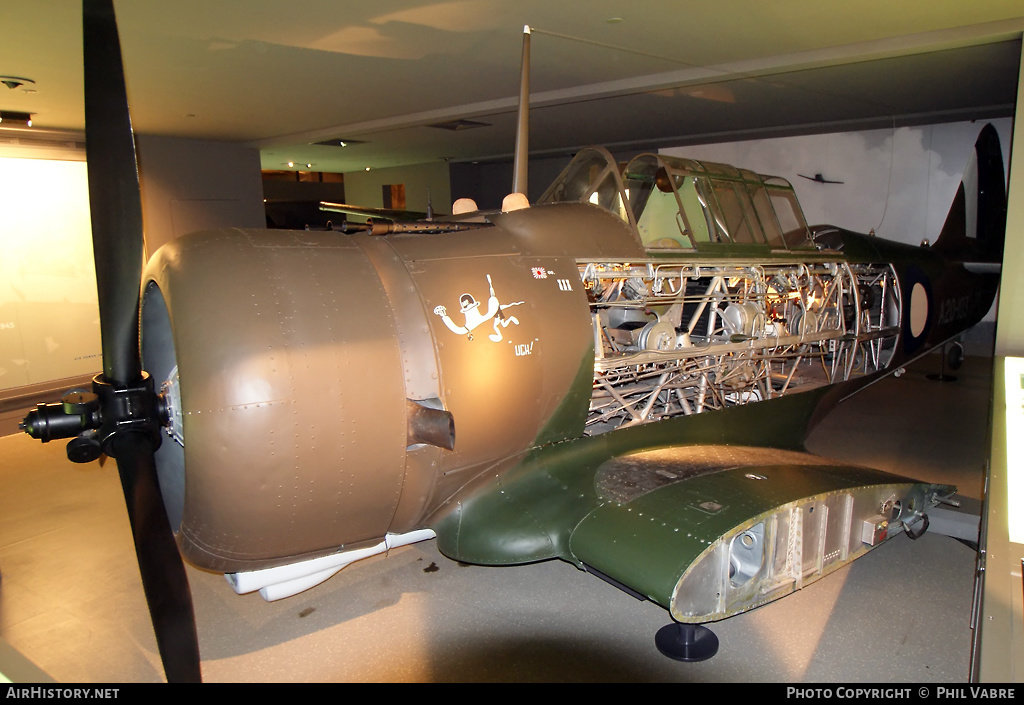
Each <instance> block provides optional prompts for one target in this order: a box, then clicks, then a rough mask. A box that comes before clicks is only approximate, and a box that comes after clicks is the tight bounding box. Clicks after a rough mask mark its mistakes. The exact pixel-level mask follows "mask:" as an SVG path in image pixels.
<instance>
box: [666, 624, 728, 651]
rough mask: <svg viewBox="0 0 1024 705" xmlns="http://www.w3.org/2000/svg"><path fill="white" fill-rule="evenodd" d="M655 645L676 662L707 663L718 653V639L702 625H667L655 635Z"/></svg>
mask: <svg viewBox="0 0 1024 705" xmlns="http://www.w3.org/2000/svg"><path fill="white" fill-rule="evenodd" d="M654 644H655V645H656V646H657V647H658V651H660V652H661V653H662V654H664V655H665V656H668V657H669V658H672V659H675V660H676V661H706V660H708V659H709V658H711V657H712V656H714V655H715V654H717V653H718V637H717V636H715V633H714V632H713V631H711V630H710V629H708V628H707V627H705V626H703V625H701V624H680V623H678V622H673V623H672V624H666V625H665V626H664V627H662V628H661V629H659V630H658V633H657V634H655V635H654Z"/></svg>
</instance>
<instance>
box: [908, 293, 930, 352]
mask: <svg viewBox="0 0 1024 705" xmlns="http://www.w3.org/2000/svg"><path fill="white" fill-rule="evenodd" d="M928 304H929V302H928V292H927V291H926V290H925V288H924V285H923V284H922V283H921V282H917V283H916V284H914V288H913V290H911V292H910V334H911V335H912V336H914V337H915V338H919V337H920V336H921V334H922V333H924V329H925V326H926V325H927V324H928Z"/></svg>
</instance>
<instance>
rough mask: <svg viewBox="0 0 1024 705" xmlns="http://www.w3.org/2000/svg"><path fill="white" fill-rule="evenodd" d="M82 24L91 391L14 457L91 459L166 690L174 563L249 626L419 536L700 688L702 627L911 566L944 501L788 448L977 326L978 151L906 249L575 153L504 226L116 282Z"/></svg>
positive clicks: (114, 96)
mask: <svg viewBox="0 0 1024 705" xmlns="http://www.w3.org/2000/svg"><path fill="white" fill-rule="evenodd" d="M84 21H85V22H84V34H85V70H86V90H87V98H86V119H87V130H88V147H89V154H88V161H89V168H90V170H89V177H90V178H89V180H90V190H91V202H92V214H93V233H94V240H95V251H96V269H97V280H98V283H99V293H100V309H101V326H102V337H103V359H104V371H103V374H102V375H100V376H99V377H97V379H96V380H95V383H94V388H93V391H92V392H91V393H83V392H76V393H72V394H69V395H68V396H67V397H65V399H64V400H63V402H62V403H61V404H52V405H40V406H39V407H38V408H37V409H36V410H34V411H33V412H31V413H30V414H29V416H28V417H27V418H26V419H25V422H24V424H23V425H24V428H25V430H26V431H27V432H28V433H30V434H31V435H32V436H34V437H36V438H39V439H41V440H43V441H49V440H53V439H56V438H71V441H70V442H69V444H68V454H69V457H71V459H72V460H78V461H89V460H92V459H95V458H97V457H98V456H99V455H100V454H101V453H104V454H107V455H109V456H111V457H114V458H115V459H116V461H117V465H118V470H119V472H120V474H121V478H122V484H123V486H124V493H125V498H126V501H127V505H128V512H129V517H130V521H131V525H132V530H133V535H134V538H135V543H136V550H137V554H138V558H139V565H140V570H141V573H142V577H143V583H144V587H145V590H146V595H147V600H148V601H149V605H150V612H151V614H152V616H153V623H154V629H155V631H156V635H157V641H158V645H159V648H160V653H161V658H162V659H163V662H164V667H165V671H166V674H167V677H168V680H198V679H199V678H200V665H199V664H200V660H199V649H198V643H197V638H196V633H195V624H194V617H193V615H192V608H191V597H190V593H189V588H188V584H187V581H186V578H185V572H184V567H183V564H182V561H181V555H182V554H183V555H184V557H185V558H186V559H187V560H189V561H190V562H192V563H193V564H195V565H196V566H198V567H200V568H204V569H206V570H210V571H216V572H221V573H224V574H225V575H227V576H228V579H229V582H230V583H231V585H232V586H233V587H234V588H235V589H236V590H237V591H238V592H249V591H254V590H259V591H261V593H262V594H263V596H264V597H265V598H267V599H278V598H281V597H286V596H288V595H291V594H295V593H296V592H299V591H301V590H304V589H307V588H309V587H311V586H313V585H316V584H318V583H319V582H322V581H323V580H326V579H327V578H329V577H330V576H331V575H333V574H334V573H336V572H337V571H338V570H340V569H341V568H343V567H344V566H345V565H347V564H349V563H351V562H352V561H355V560H358V559H360V558H363V557H366V556H370V555H374V554H377V553H382V552H384V551H386V550H387V549H388V548H391V547H394V546H398V545H403V544H406V543H410V542H414V541H419V540H423V539H427V538H435V537H436V539H437V541H438V547H439V549H440V550H441V552H442V553H444V554H445V555H446V556H449V557H450V558H452V559H455V560H459V561H464V562H468V563H476V564H485V565H511V564H521V563H528V562H533V561H542V560H548V559H552V558H559V559H562V560H565V561H568V562H571V563H573V564H574V565H576V566H577V567H579V568H581V569H582V570H584V571H586V572H589V573H592V574H594V575H596V576H598V577H601V578H603V579H605V580H608V581H609V582H611V583H613V584H615V585H617V586H619V587H621V588H623V589H625V590H627V591H629V592H631V593H633V594H635V595H637V596H640V597H643V598H646V599H650V600H652V601H654V602H656V603H658V604H659V605H662V606H663V607H665V608H666V609H667V610H668V611H669V613H670V614H671V616H672V619H673V623H672V624H670V625H669V626H668V627H666V628H665V629H663V630H661V631H659V633H658V635H657V637H656V642H657V644H658V647H659V648H660V649H661V650H662V651H663V652H664V653H666V654H667V655H670V656H672V657H673V658H679V659H681V660H697V659H702V658H707V657H709V656H710V655H712V654H713V653H714V652H715V650H716V649H717V639H716V638H715V636H714V635H713V634H712V633H711V632H710V631H709V630H707V629H706V628H704V627H702V626H699V625H702V624H704V623H707V622H713V621H715V620H719V619H723V618H726V617H729V616H732V615H735V614H738V613H740V612H743V611H746V610H749V609H752V608H754V607H757V606H759V605H762V604H765V603H767V602H769V601H772V600H775V599H778V598H780V597H783V596H785V595H787V594H790V593H792V592H793V591H795V590H798V589H800V588H801V587H803V586H805V585H807V584H809V583H811V582H813V581H815V580H817V579H819V578H821V577H823V576H825V575H827V574H829V573H831V572H833V571H835V570H837V569H838V568H840V567H841V566H843V565H846V564H847V563H849V562H850V561H852V560H854V559H855V558H857V557H859V556H861V555H863V554H864V553H865V552H867V551H868V550H870V549H871V548H872V547H874V546H877V545H879V544H880V543H882V542H883V541H885V540H886V539H887V538H889V537H891V536H893V535H896V534H898V533H899V532H902V531H906V532H908V533H910V534H911V535H913V536H916V535H919V534H920V533H921V532H922V531H924V529H925V528H926V527H927V511H928V510H929V509H930V508H931V507H932V506H934V505H935V504H936V503H938V502H944V501H947V499H948V497H949V496H950V495H951V494H952V493H953V492H954V488H953V487H950V486H945V485H934V484H927V483H920V482H916V481H914V480H912V479H909V478H904V477H898V476H893V475H889V474H885V473H882V472H878V471H875V470H870V469H866V468H860V467H851V466H848V465H844V464H842V463H838V462H835V461H831V460H828V459H826V458H822V457H818V456H813V455H810V454H809V453H807V452H806V451H805V450H804V448H803V443H804V440H805V438H806V437H807V435H808V432H809V430H810V429H811V428H812V427H813V426H814V425H815V424H816V423H817V421H818V420H819V419H820V418H821V416H822V415H823V414H825V413H826V412H827V411H828V410H829V409H831V408H832V407H834V406H835V405H836V404H837V403H839V401H841V400H842V399H843V398H845V397H847V396H849V395H851V394H853V393H854V392H856V391H858V390H859V389H862V388H863V387H865V386H866V385H868V384H870V383H872V382H874V381H876V380H878V379H879V378H880V377H881V376H883V375H886V374H890V373H892V372H894V371H896V370H897V369H899V368H900V367H901V366H902V365H905V364H907V363H908V362H910V361H911V360H913V359H914V358H916V357H918V356H920V355H922V354H924V353H925V352H927V351H928V350H930V349H932V348H933V347H935V346H936V345H940V344H942V343H943V342H945V341H947V340H949V339H951V338H953V337H955V336H956V335H957V334H959V333H960V332H961V331H963V330H964V329H966V328H967V327H969V326H971V325H973V324H974V323H975V322H977V321H978V320H980V319H981V318H982V317H983V316H984V314H985V313H986V312H987V311H988V309H989V306H990V304H991V301H992V298H993V296H994V295H995V292H996V288H997V286H998V283H999V275H998V265H999V262H1000V261H1001V255H1002V243H1003V231H1004V228H1005V207H1006V206H1005V194H1004V177H1003V171H1002V158H1001V153H1000V149H999V146H998V140H997V137H996V135H995V131H994V130H993V129H992V128H991V127H986V128H985V129H984V130H982V132H981V136H980V137H979V139H978V142H977V145H976V150H975V157H976V159H975V162H974V166H972V167H971V168H970V169H969V174H968V175H967V176H965V178H964V181H963V184H962V185H961V188H960V191H959V192H958V194H957V196H956V200H955V201H954V203H953V206H952V208H951V210H950V214H949V217H948V219H947V221H946V224H945V226H944V227H943V230H942V233H941V235H940V237H939V238H938V240H937V241H936V242H935V244H934V245H933V246H931V247H928V248H920V247H912V246H907V245H902V244H895V243H891V242H887V241H884V240H882V239H879V238H875V237H870V236H866V235H858V234H855V233H851V232H848V231H845V230H842V229H839V228H833V227H824V226H822V227H814V228H809V227H808V226H807V225H806V224H805V222H804V218H803V215H802V212H801V210H800V207H799V204H798V203H797V200H796V197H795V194H794V192H793V189H792V187H791V186H790V184H789V183H788V182H786V181H784V180H782V179H779V178H774V177H765V176H761V175H759V174H755V173H753V172H750V171H746V170H743V169H736V168H733V167H729V166H725V165H719V164H709V163H699V162H696V161H690V160H685V159H679V158H670V157H664V156H659V155H655V154H646V155H641V156H639V157H636V158H635V159H634V160H632V161H631V162H629V163H628V164H627V165H625V166H624V167H620V165H618V164H616V163H615V161H614V160H613V159H612V158H611V156H610V155H609V153H608V152H606V151H605V150H603V149H599V148H592V149H587V150H584V151H582V152H580V153H579V154H578V155H577V156H576V158H575V159H574V160H573V161H572V162H571V163H570V164H569V166H568V167H567V168H566V170H565V171H564V172H563V173H562V174H561V176H560V177H559V178H558V179H557V180H556V181H555V182H554V184H552V186H551V187H550V188H549V189H548V190H547V191H546V193H545V194H544V195H543V196H542V197H541V198H540V199H539V201H538V202H537V203H535V204H533V205H529V204H523V203H520V204H518V205H519V206H526V207H515V208H513V207H512V206H511V205H510V206H509V207H507V208H506V209H504V210H502V211H498V212H479V211H475V210H473V209H472V208H471V209H470V211H469V212H466V213H461V214H460V212H459V211H460V210H461V209H453V210H454V211H455V212H454V214H453V215H451V216H446V217H444V218H435V219H432V220H428V221H423V222H416V223H405V222H397V221H396V222H392V223H387V224H383V225H382V224H381V223H379V222H377V223H373V224H371V225H370V226H368V231H367V232H362V233H340V232H329V231H328V232H324V231H281V230H237V229H235V230H222V231H215V232H204V233H199V234H195V235H191V236H188V237H184V238H181V239H179V240H176V241H174V242H172V243H170V244H168V245H167V246H165V247H163V248H161V249H160V250H159V251H158V252H157V253H156V254H155V255H154V256H153V257H152V259H151V260H150V262H149V263H148V265H147V266H146V267H145V270H144V271H142V226H141V214H140V208H139V194H138V174H137V169H136V164H135V156H134V148H133V143H132V133H131V125H130V120H129V117H128V108H127V100H126V97H125V92H124V83H123V77H122V70H121V59H120V52H119V48H118V42H117V31H116V23H115V20H114V14H113V8H112V6H111V3H110V2H109V1H108V0H103V1H99V0H97V1H93V0H86V2H85V12H84ZM519 171H520V169H519V168H518V167H517V173H518V172H519ZM517 183H518V182H517ZM968 214H971V216H970V218H969V219H968ZM140 282H141V288H140ZM140 292H141V293H140ZM140 340H141V343H140ZM161 441H162V442H161ZM172 527H173V529H172Z"/></svg>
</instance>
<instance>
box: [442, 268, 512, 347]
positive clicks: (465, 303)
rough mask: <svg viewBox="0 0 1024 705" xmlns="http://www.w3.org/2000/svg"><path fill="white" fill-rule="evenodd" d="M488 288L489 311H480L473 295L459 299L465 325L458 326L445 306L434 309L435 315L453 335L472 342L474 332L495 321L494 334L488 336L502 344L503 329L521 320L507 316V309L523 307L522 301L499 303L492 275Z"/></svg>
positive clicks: (489, 276) (478, 303) (488, 281)
mask: <svg viewBox="0 0 1024 705" xmlns="http://www.w3.org/2000/svg"><path fill="white" fill-rule="evenodd" d="M487 287H488V289H489V290H490V296H489V297H488V299H487V310H486V311H484V312H482V313H481V311H480V302H479V301H477V300H476V299H475V298H473V295H472V294H463V295H462V296H460V297H459V313H461V314H462V315H463V316H464V317H465V324H464V325H461V326H460V325H458V324H456V323H455V321H453V320H452V319H451V317H450V316H449V315H448V311H447V309H445V307H444V306H437V307H435V308H434V313H435V314H437V315H438V316H440V317H441V320H442V321H444V324H445V325H446V326H448V329H449V330H450V331H451V332H452V333H457V334H459V335H465V336H467V337H468V338H469V339H470V340H472V339H473V330H474V329H475V328H477V327H479V326H480V325H482V324H484V323H486V322H487V321H491V320H493V321H494V325H493V328H494V333H492V334H491V335H489V336H487V337H488V338H489V339H490V340H491V341H493V342H495V343H499V342H501V331H500V330H499V328H498V327H499V326H501V328H508V326H509V325H510V324H512V323H514V324H516V325H519V319H517V318H516V317H515V316H506V315H505V309H507V308H512V307H513V306H520V305H522V303H523V302H522V301H516V302H514V303H511V304H504V305H502V304H501V303H499V302H498V297H497V296H495V294H494V284H493V282H491V275H490V274H488V275H487Z"/></svg>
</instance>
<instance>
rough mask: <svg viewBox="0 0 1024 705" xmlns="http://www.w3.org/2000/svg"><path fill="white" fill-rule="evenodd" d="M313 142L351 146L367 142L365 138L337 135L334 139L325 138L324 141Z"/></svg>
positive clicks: (330, 145) (326, 145) (325, 145)
mask: <svg viewBox="0 0 1024 705" xmlns="http://www.w3.org/2000/svg"><path fill="white" fill-rule="evenodd" d="M312 144H315V145H318V146H320V147H351V146H352V145H355V144H366V141H365V140H348V139H340V138H337V137H335V138H334V139H329V140H324V141H322V142H313V143H312Z"/></svg>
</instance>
